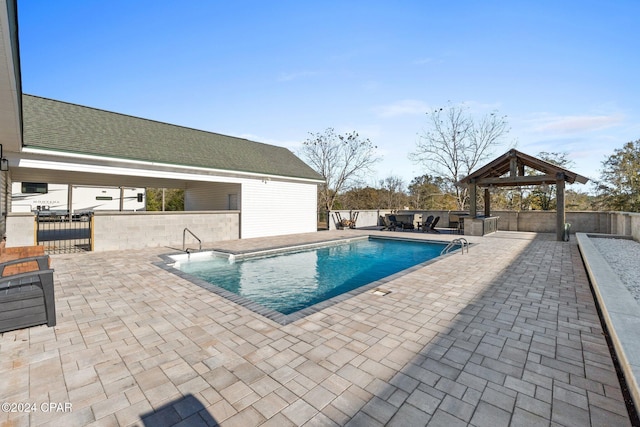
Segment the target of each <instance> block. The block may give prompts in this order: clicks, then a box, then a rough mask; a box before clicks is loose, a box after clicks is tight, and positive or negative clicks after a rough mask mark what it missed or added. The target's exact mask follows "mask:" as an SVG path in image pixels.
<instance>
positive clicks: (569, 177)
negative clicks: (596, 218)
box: [458, 149, 589, 187]
mask: <svg viewBox="0 0 640 427" xmlns="http://www.w3.org/2000/svg"><path fill="white" fill-rule="evenodd" d="M525 167H528V168H531V169H533V170H535V171H537V172H539V173H537V174H534V175H525ZM561 177H564V180H565V181H566V182H568V183H569V184H573V183H574V182H579V183H581V184H586V183H587V181H589V179H588V178H585V177H584V176H581V175H578V174H577V173H575V172H571V171H570V170H567V169H564V168H562V167H560V166H558V165H554V164H553V163H549V162H546V161H544V160H541V159H538V158H536V157H533V156H530V155H528V154H525V153H522V152H520V151H518V150H515V149H512V150H509V151H508V152H506V153H505V154H503V155H502V156H500V157H498V158H496V159H495V160H493V161H492V162H491V163H488V164H487V165H485V166H483V167H481V168H480V169H478V170H476V171H475V172H473V173H471V174H470V175H468V176H466V177H465V178H463V179H461V180H460V181H458V184H459V185H466V184H470V183H475V184H476V185H478V186H481V187H488V186H497V187H504V186H518V185H543V184H553V183H555V182H556V181H557V180H558V179H559V178H561Z"/></svg>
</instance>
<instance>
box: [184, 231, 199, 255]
mask: <svg viewBox="0 0 640 427" xmlns="http://www.w3.org/2000/svg"><path fill="white" fill-rule="evenodd" d="M187 231H188V232H189V234H191V235H192V236H193V237H194V238H195V239H196V240H197V241H198V250H199V251H201V250H202V240H200V239H199V238H198V236H196V235H195V234H193V232H192V231H191V230H189V229H188V228H186V227H185V229H184V230H182V250H183V251H184V250H185V248H184V247H185V238H186V237H187ZM187 251H188V249H187Z"/></svg>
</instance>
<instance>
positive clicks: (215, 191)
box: [184, 182, 242, 211]
mask: <svg viewBox="0 0 640 427" xmlns="http://www.w3.org/2000/svg"><path fill="white" fill-rule="evenodd" d="M240 189H241V185H240V184H232V183H226V182H192V183H189V185H188V186H187V188H186V189H185V191H184V210H186V211H210V210H214V211H215V210H219V211H221V210H229V209H231V208H232V207H231V206H229V194H236V195H237V196H238V200H239V199H240ZM241 208H242V206H238V207H237V208H236V209H241Z"/></svg>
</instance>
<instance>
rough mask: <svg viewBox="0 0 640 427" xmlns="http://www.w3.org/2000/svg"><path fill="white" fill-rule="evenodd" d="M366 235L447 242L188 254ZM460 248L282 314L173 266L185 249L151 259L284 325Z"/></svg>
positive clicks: (244, 255)
mask: <svg viewBox="0 0 640 427" xmlns="http://www.w3.org/2000/svg"><path fill="white" fill-rule="evenodd" d="M369 238H373V239H380V240H404V241H414V242H420V243H427V242H430V243H439V244H443V245H444V246H446V244H448V243H450V242H448V241H442V240H429V239H416V238H411V237H408V238H407V237H397V236H380V235H372V234H365V235H362V236H354V237H342V238H332V239H327V240H322V241H317V242H313V243H308V244H302V245H293V246H292V245H278V246H274V247H273V248H267V249H264V248H263V249H260V250H253V251H252V250H240V251H232V250H221V249H219V248H218V249H216V248H211V249H202V250H198V251H191V252H188V253H192V254H193V253H205V252H216V253H222V254H226V255H233V256H235V257H236V259H237V258H240V259H243V258H249V257H250V256H251V255H252V254H256V256H261V255H265V254H275V253H279V252H284V251H287V250H290V249H311V248H313V247H320V246H326V245H327V244H330V243H335V244H341V243H348V242H352V241H355V240H364V239H369ZM471 245H472V244H470V243H469V244H468V246H467V251H468V250H469V246H471ZM459 250H460V249H456V250H452V251H450V252H447V253H445V254H441V255H438V256H437V257H435V258H432V259H430V260H427V261H424V262H421V263H419V264H416V265H414V266H411V267H409V268H406V269H404V270H400V271H398V272H396V273H393V274H391V275H389V276H386V277H383V278H381V279H378V280H375V281H373V282H371V283H367V284H366V285H362V286H360V287H358V288H356V289H352V290H351V291H348V292H345V293H342V294H340V295H336V296H335V297H332V298H329V299H327V300H324V301H321V302H319V303H316V304H314V305H312V306H310V307H307V308H304V309H302V310H298V311H296V312H294V313H291V314H283V313H280V312H278V311H275V310H273V309H270V308H268V307H265V306H263V305H261V304H258V303H257V302H255V301H251V300H250V299H248V298H245V297H243V296H240V295H237V294H235V293H233V292H231V291H228V290H226V289H224V288H221V287H219V286H216V285H214V284H212V283H209V282H207V281H206V280H203V279H200V278H199V277H196V276H193V275H191V274H189V273H185V272H183V271H181V270H179V269H177V268H175V267H174V266H173V265H174V263H175V262H176V260H175V259H174V258H173V257H172V256H176V255H183V254H184V253H185V252H173V253H167V254H160V255H158V257H159V258H160V259H162V261H158V262H153V263H152V264H153V265H155V266H157V267H160V268H162V269H163V270H165V271H168V272H170V273H172V274H175V275H176V276H178V277H180V278H182V279H185V280H187V281H189V282H191V283H193V284H194V285H197V286H199V287H201V288H203V289H206V290H208V291H210V292H213V293H215V294H216V295H219V296H221V297H223V298H225V299H227V300H229V301H232V302H234V303H236V304H238V305H240V306H242V307H245V308H247V309H249V310H251V311H253V312H254V313H257V314H259V315H261V316H263V317H265V318H267V319H270V320H272V321H274V322H276V323H277V324H279V325H282V326H285V325H288V324H290V323H293V322H296V321H298V320H300V319H303V318H305V317H308V316H310V315H312V314H314V313H317V312H319V311H321V310H324V309H325V308H328V307H331V306H333V305H335V304H338V303H340V302H342V301H346V300H348V299H350V298H353V297H355V296H357V295H361V294H363V293H366V292H368V291H376V290H377V289H378V288H380V287H381V286H383V285H385V284H386V283H389V282H391V281H393V280H395V279H398V278H399V277H402V276H404V275H406V274H409V273H411V272H413V271H416V270H418V269H421V268H423V267H425V266H427V265H429V264H433V263H434V262H437V261H440V260H441V259H443V258H445V257H448V256H450V255H454V254H457V253H458V251H459ZM387 294H388V292H387V293H384V295H379V296H380V297H384V296H385V295H387Z"/></svg>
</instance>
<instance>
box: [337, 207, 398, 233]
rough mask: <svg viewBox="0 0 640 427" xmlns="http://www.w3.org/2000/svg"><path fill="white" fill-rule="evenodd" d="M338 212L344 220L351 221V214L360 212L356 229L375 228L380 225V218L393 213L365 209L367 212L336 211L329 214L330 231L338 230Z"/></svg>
mask: <svg viewBox="0 0 640 427" xmlns="http://www.w3.org/2000/svg"><path fill="white" fill-rule="evenodd" d="M336 212H337V213H339V214H340V216H341V217H342V219H349V218H350V213H351V212H354V213H355V212H358V219H357V221H356V227H357V228H361V227H375V226H377V225H380V224H379V223H378V218H379V217H380V216H385V214H388V213H391V211H390V210H388V209H387V210H383V209H380V210H378V209H376V210H374V209H369V210H367V209H365V210H353V211H349V210H335V211H331V212H329V230H336V221H337V220H338V219H337V217H336V215H335V214H336Z"/></svg>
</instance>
